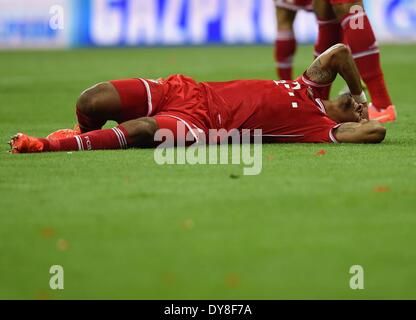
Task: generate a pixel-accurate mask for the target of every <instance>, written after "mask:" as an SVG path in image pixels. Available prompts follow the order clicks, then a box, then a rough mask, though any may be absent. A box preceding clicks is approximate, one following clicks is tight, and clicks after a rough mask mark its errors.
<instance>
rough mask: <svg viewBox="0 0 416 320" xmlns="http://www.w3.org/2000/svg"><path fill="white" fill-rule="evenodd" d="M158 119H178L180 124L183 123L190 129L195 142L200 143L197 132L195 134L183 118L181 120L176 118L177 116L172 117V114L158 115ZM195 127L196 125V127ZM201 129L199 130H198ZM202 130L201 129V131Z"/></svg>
mask: <svg viewBox="0 0 416 320" xmlns="http://www.w3.org/2000/svg"><path fill="white" fill-rule="evenodd" d="M157 116H158V117H169V118H174V119H176V120H179V121H180V122H182V123H183V124H184V125H185V126H186V127H187V128H188V130H189V131H191V134H192V135H193V136H194V138H195V141H196V142H199V138H198V136H197V135H196V134H195V132H194V130H192V128H191V126H190V125H189V124H188V122H186V121H185V120H183V119H181V118H179V117H176V116H172V115H170V114H160V115H159V114H158V115H157ZM194 126H195V125H194ZM195 127H196V128H198V127H197V126H195ZM198 129H199V128H198ZM200 130H201V129H200Z"/></svg>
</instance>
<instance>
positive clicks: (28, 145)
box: [9, 133, 44, 153]
mask: <svg viewBox="0 0 416 320" xmlns="http://www.w3.org/2000/svg"><path fill="white" fill-rule="evenodd" d="M9 144H10V147H11V150H10V152H11V153H34V152H42V151H43V149H44V145H43V142H42V141H41V140H40V139H38V138H35V137H30V136H28V135H25V134H23V133H18V134H16V135H15V136H13V137H12V139H11V140H10V142H9Z"/></svg>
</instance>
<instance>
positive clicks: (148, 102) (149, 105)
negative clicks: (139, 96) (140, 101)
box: [139, 78, 153, 116]
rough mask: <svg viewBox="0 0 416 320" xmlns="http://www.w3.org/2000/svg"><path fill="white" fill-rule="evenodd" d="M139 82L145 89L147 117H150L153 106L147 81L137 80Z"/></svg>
mask: <svg viewBox="0 0 416 320" xmlns="http://www.w3.org/2000/svg"><path fill="white" fill-rule="evenodd" d="M139 80H141V81H142V82H143V84H144V86H145V87H146V92H147V116H150V115H151V114H152V111H153V105H152V92H151V91H150V86H149V84H148V83H147V81H146V80H145V79H142V78H139Z"/></svg>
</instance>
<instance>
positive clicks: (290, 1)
mask: <svg viewBox="0 0 416 320" xmlns="http://www.w3.org/2000/svg"><path fill="white" fill-rule="evenodd" d="M275 4H276V7H278V8H285V9H288V10H292V11H298V10H306V11H312V0H275Z"/></svg>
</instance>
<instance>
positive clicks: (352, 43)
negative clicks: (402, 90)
mask: <svg viewBox="0 0 416 320" xmlns="http://www.w3.org/2000/svg"><path fill="white" fill-rule="evenodd" d="M360 21H362V22H363V23H362V26H360V25H359V22H360ZM341 25H342V28H343V30H344V38H345V41H346V43H347V44H348V45H349V47H350V48H351V52H352V55H353V57H354V59H355V62H356V64H357V67H358V70H359V71H360V74H361V77H362V78H363V80H364V82H365V83H366V85H367V87H368V91H369V92H370V95H371V100H372V102H373V104H374V105H375V106H376V107H377V108H380V109H384V108H387V107H388V106H390V105H391V104H392V102H391V99H390V96H389V93H388V91H387V87H386V84H385V81H384V75H383V71H382V70H381V64H380V51H379V48H378V46H377V42H376V37H375V35H374V32H373V29H372V27H371V24H370V21H369V20H368V17H367V15H366V14H365V12H359V13H355V14H348V15H346V16H345V17H344V18H343V19H342V22H341Z"/></svg>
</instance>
